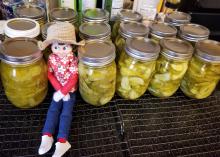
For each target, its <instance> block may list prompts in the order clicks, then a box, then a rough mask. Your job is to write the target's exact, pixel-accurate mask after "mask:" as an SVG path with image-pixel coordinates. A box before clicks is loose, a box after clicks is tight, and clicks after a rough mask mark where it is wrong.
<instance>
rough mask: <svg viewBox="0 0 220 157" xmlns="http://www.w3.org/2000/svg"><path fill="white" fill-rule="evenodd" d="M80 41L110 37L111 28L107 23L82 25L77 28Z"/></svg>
mask: <svg viewBox="0 0 220 157" xmlns="http://www.w3.org/2000/svg"><path fill="white" fill-rule="evenodd" d="M79 32H80V37H81V39H85V40H87V39H106V38H108V37H110V35H111V27H110V25H109V24H107V23H94V22H88V23H83V24H81V26H80V27H79Z"/></svg>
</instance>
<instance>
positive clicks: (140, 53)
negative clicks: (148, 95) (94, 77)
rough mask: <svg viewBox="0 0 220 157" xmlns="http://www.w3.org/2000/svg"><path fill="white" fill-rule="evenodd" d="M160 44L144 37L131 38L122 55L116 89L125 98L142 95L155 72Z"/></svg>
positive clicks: (130, 98)
mask: <svg viewBox="0 0 220 157" xmlns="http://www.w3.org/2000/svg"><path fill="white" fill-rule="evenodd" d="M159 52H160V46H159V45H158V44H157V43H155V42H153V41H152V40H150V39H148V38H144V37H137V38H129V39H127V40H126V46H125V49H124V50H123V52H122V54H121V55H120V59H119V62H118V69H117V82H116V91H117V94H118V95H119V96H121V97H122V98H125V99H129V100H134V99H137V98H139V97H141V96H142V95H143V94H144V93H145V92H146V90H147V88H148V84H149V82H150V80H151V78H152V75H153V73H154V72H155V67H156V59H157V57H158V55H159Z"/></svg>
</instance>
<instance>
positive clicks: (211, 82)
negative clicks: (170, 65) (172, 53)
mask: <svg viewBox="0 0 220 157" xmlns="http://www.w3.org/2000/svg"><path fill="white" fill-rule="evenodd" d="M195 49H196V51H195V54H194V56H193V58H192V60H191V62H190V65H189V68H188V70H187V72H186V75H185V76H184V78H183V80H182V82H181V86H180V87H181V90H182V91H183V93H184V94H185V95H186V96H188V97H191V98H196V99H204V98H206V97H208V96H209V95H211V94H212V92H213V91H214V90H215V87H216V85H217V83H218V81H219V79H220V53H219V52H220V43H219V42H217V41H213V40H203V41H199V42H198V43H197V44H196V46H195Z"/></svg>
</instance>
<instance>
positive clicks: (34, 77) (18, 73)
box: [1, 59, 47, 108]
mask: <svg viewBox="0 0 220 157" xmlns="http://www.w3.org/2000/svg"><path fill="white" fill-rule="evenodd" d="M1 72H2V75H1V78H2V83H3V87H4V90H5V94H6V96H7V98H8V99H9V101H10V102H11V103H12V104H14V105H15V106H16V107H19V108H31V107H35V106H37V105H38V104H40V103H41V102H42V101H43V100H44V98H45V96H46V94H47V67H46V64H45V62H44V60H43V59H41V60H39V61H37V62H35V63H33V64H31V65H28V66H13V65H10V64H7V63H4V62H1Z"/></svg>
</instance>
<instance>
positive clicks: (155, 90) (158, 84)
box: [148, 55, 188, 98]
mask: <svg viewBox="0 0 220 157" xmlns="http://www.w3.org/2000/svg"><path fill="white" fill-rule="evenodd" d="M187 68H188V61H187V60H184V61H176V60H169V59H167V58H166V57H164V56H163V55H161V56H160V57H159V59H158V60H157V64H156V73H155V74H154V76H153V78H152V80H151V82H150V84H149V88H148V90H149V92H150V93H151V94H152V95H154V96H157V97H162V98H166V97H170V96H172V95H173V94H174V93H175V92H176V91H177V89H178V88H179V86H180V82H181V80H182V78H183V76H184V74H185V73H186V71H187Z"/></svg>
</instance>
